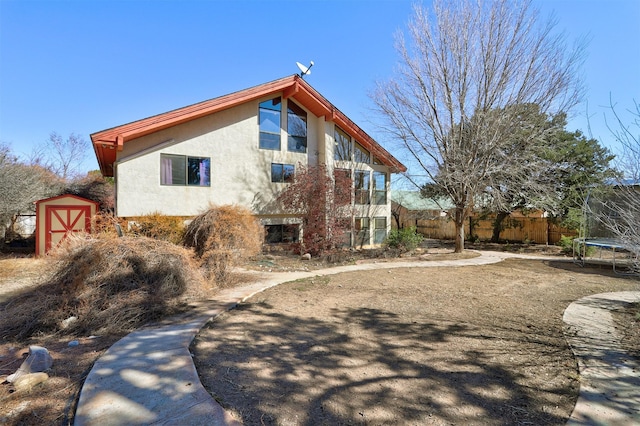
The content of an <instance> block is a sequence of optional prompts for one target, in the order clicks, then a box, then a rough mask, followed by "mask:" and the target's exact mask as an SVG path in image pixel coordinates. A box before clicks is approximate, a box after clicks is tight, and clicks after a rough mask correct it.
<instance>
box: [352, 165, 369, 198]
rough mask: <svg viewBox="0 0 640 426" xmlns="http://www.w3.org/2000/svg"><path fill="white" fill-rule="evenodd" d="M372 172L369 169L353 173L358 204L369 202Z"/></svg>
mask: <svg viewBox="0 0 640 426" xmlns="http://www.w3.org/2000/svg"><path fill="white" fill-rule="evenodd" d="M370 180H371V178H370V173H369V171H368V170H356V171H355V172H354V175H353V186H354V191H355V194H354V195H355V203H356V204H369V183H370Z"/></svg>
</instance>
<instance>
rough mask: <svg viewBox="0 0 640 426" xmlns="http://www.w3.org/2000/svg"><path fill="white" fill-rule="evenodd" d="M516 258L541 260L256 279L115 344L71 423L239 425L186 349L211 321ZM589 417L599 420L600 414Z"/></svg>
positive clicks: (478, 260)
mask: <svg viewBox="0 0 640 426" xmlns="http://www.w3.org/2000/svg"><path fill="white" fill-rule="evenodd" d="M513 257H517V258H530V259H541V258H543V259H544V257H540V256H527V255H515V254H511V253H502V252H481V255H480V256H479V257H475V258H471V259H461V260H451V261H406V262H403V261H394V262H377V263H364V264H359V265H349V266H340V267H334V268H328V269H323V270H318V271H310V272H281V273H269V274H268V275H266V276H262V275H261V274H259V275H261V276H260V279H259V281H258V282H255V283H253V284H250V285H247V286H243V287H237V288H233V289H227V290H224V291H222V292H220V293H219V294H218V295H216V298H215V299H214V300H210V301H206V302H202V303H201V304H199V305H198V306H196V307H195V308H194V309H193V310H192V311H191V312H189V313H188V314H185V315H181V316H177V317H172V318H169V319H167V320H166V321H164V322H162V323H158V324H154V325H149V326H147V327H144V328H142V329H140V330H137V331H135V332H133V333H131V334H129V335H127V336H125V337H124V338H122V339H121V340H119V341H118V342H116V343H115V344H114V345H113V346H112V347H110V348H109V349H108V350H107V351H106V352H105V353H104V354H103V355H102V356H101V357H100V358H99V359H98V360H97V361H96V363H95V364H94V366H93V368H92V369H91V371H90V372H89V375H88V376H87V378H86V380H85V383H84V385H83V387H82V390H81V393H80V398H79V400H78V406H77V409H76V416H75V425H78V426H84V425H124V424H126V425H136V424H153V425H202V424H207V425H239V424H240V423H238V422H237V421H235V420H234V419H233V418H232V417H231V416H229V415H228V414H227V413H226V412H225V411H224V410H223V409H222V407H221V406H220V405H219V404H218V403H217V402H216V401H215V400H214V399H213V398H212V397H211V395H209V393H208V392H207V391H206V390H205V389H204V387H203V386H202V384H201V383H200V379H199V377H198V372H197V371H196V369H195V366H194V364H193V360H192V355H191V353H190V352H189V345H190V344H191V341H192V340H193V338H194V337H195V335H196V334H197V333H198V331H199V330H200V329H201V328H202V327H203V326H204V325H205V324H206V323H207V322H208V321H210V320H211V319H212V318H214V317H216V316H217V315H219V314H221V313H222V312H224V311H226V310H229V309H231V308H233V307H234V306H235V305H236V304H237V303H239V302H242V301H245V300H246V299H248V298H250V297H251V296H253V295H254V294H256V293H259V292H261V291H263V290H265V289H267V288H270V287H273V286H275V285H277V284H280V283H283V282H288V281H293V280H297V279H301V278H309V277H315V276H321V275H331V274H338V273H342V272H351V271H359V270H374V269H392V268H406V267H442V266H446V267H460V266H472V265H486V264H491V263H497V262H500V261H501V260H503V259H505V258H513ZM547 259H548V258H547ZM572 346H573V344H572ZM581 397H582V392H581ZM636 407H637V405H636ZM581 418H582V417H580V418H578V420H577V421H581V420H579V419H581ZM585 418H587V417H585ZM593 418H594V419H595V418H598V417H597V413H596V417H593ZM572 419H573V416H572ZM574 424H600V423H574ZM601 424H609V423H601Z"/></svg>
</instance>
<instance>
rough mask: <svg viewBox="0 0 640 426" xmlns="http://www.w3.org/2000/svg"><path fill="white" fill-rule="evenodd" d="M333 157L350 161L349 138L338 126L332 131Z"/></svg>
mask: <svg viewBox="0 0 640 426" xmlns="http://www.w3.org/2000/svg"><path fill="white" fill-rule="evenodd" d="M333 138H334V143H335V145H334V148H333V158H334V160H336V161H351V138H350V137H349V135H347V134H346V133H345V132H344V131H343V130H342V129H341V128H339V127H338V126H336V127H335V130H334V132H333Z"/></svg>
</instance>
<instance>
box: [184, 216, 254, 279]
mask: <svg viewBox="0 0 640 426" xmlns="http://www.w3.org/2000/svg"><path fill="white" fill-rule="evenodd" d="M263 241H264V229H263V227H262V226H261V225H260V223H259V221H258V220H257V219H256V217H255V216H253V214H251V212H250V211H249V210H247V209H245V208H242V207H238V206H219V207H211V208H210V209H209V210H207V211H206V212H204V213H202V214H200V215H199V216H197V217H196V218H195V219H193V221H191V223H189V225H187V228H186V230H185V233H184V239H183V242H184V245H185V246H187V247H192V248H193V249H194V250H195V253H196V256H197V257H198V258H199V259H200V260H201V264H202V266H203V269H204V273H205V276H206V277H207V278H208V279H214V280H215V282H216V283H217V284H218V285H223V284H224V283H225V280H226V279H227V278H228V273H229V270H230V268H231V267H232V266H233V265H236V264H237V262H239V261H240V260H241V259H246V258H248V257H251V256H253V255H255V254H257V253H259V252H260V250H261V248H262V242H263Z"/></svg>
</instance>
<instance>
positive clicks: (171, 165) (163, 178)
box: [160, 154, 211, 186]
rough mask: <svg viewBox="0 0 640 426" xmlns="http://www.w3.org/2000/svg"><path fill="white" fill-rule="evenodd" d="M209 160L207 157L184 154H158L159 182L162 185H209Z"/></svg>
mask: <svg viewBox="0 0 640 426" xmlns="http://www.w3.org/2000/svg"><path fill="white" fill-rule="evenodd" d="M210 176H211V161H210V159H209V158H207V157H187V156H185V155H172V154H161V155H160V184H162V185H190V186H210V185H211V177H210Z"/></svg>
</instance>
